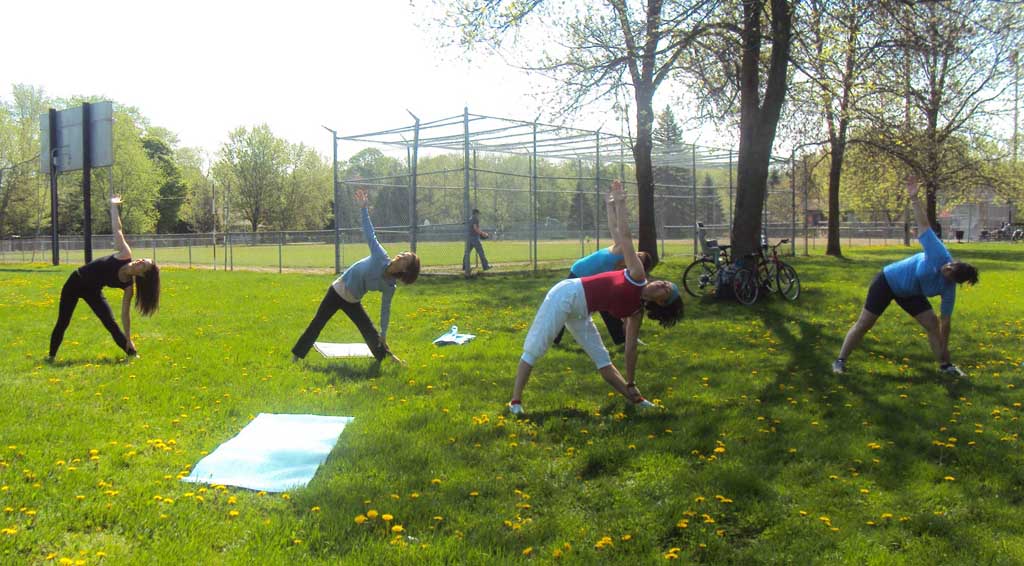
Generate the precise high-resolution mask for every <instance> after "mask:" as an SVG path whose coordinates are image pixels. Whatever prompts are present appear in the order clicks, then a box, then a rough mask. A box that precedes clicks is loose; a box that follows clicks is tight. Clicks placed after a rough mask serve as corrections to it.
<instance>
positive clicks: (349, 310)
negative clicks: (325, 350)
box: [292, 287, 390, 361]
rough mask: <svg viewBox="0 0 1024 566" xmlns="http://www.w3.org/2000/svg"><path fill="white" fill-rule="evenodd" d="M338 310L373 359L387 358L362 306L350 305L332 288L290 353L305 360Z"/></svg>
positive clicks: (385, 351) (357, 304) (386, 353)
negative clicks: (351, 326)
mask: <svg viewBox="0 0 1024 566" xmlns="http://www.w3.org/2000/svg"><path fill="white" fill-rule="evenodd" d="M339 310H341V311H343V312H344V313H345V314H346V315H348V318H349V319H350V320H351V321H352V322H354V323H355V325H356V328H358V329H359V333H360V334H362V335H363V340H364V341H365V342H366V345H367V346H369V347H370V351H371V352H373V357H375V358H377V360H378V361H380V360H383V359H384V358H385V357H387V355H388V354H389V353H390V352H388V349H387V348H385V347H383V346H381V344H380V334H379V333H378V332H377V328H376V327H375V326H374V325H373V322H371V321H370V317H369V316H368V315H367V314H366V309H364V308H363V304H362V303H350V302H348V301H346V300H345V299H342V298H341V295H339V294H338V292H337V291H335V290H334V287H328V288H327V294H326V295H324V300H322V301H320V307H319V308H318V309H316V315H314V316H313V320H311V321H310V322H309V326H307V327H306V331H305V332H303V333H302V336H299V341H298V342H296V343H295V346H293V347H292V353H293V354H295V355H296V356H297V357H299V358H305V357H306V354H308V353H309V349H310V348H312V347H313V343H314V342H316V339H317V337H318V336H320V331H322V330H323V329H324V326H326V325H327V321H329V320H331V317H332V316H334V313H336V312H338V311H339Z"/></svg>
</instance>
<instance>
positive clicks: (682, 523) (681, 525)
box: [676, 519, 690, 529]
mask: <svg viewBox="0 0 1024 566" xmlns="http://www.w3.org/2000/svg"><path fill="white" fill-rule="evenodd" d="M689 526H690V522H689V521H687V520H686V519H679V522H678V523H676V527H678V528H680V529H685V528H687V527H689Z"/></svg>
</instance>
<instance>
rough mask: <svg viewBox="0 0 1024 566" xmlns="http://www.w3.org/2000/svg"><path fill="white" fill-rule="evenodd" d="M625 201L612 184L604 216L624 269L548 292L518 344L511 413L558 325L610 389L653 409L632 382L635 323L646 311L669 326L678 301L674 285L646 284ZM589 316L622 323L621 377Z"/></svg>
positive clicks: (677, 314) (519, 409)
mask: <svg viewBox="0 0 1024 566" xmlns="http://www.w3.org/2000/svg"><path fill="white" fill-rule="evenodd" d="M625 199H626V195H625V193H624V192H623V190H622V185H621V184H620V183H619V182H618V181H614V182H613V183H612V188H611V192H610V193H609V196H608V200H607V206H608V207H609V210H608V215H609V217H610V218H615V219H616V223H617V225H618V229H617V230H613V231H612V236H613V237H614V238H615V244H616V245H618V246H619V248H620V249H621V251H622V255H623V259H624V260H625V262H626V269H623V270H615V271H609V272H607V273H600V274H598V275H592V276H590V277H583V278H581V279H566V280H563V281H560V282H559V283H557V284H556V285H555V286H554V287H552V288H551V290H550V291H548V294H547V296H546V297H545V298H544V302H543V303H542V304H541V306H540V308H539V309H538V310H537V315H536V316H535V317H534V319H533V324H532V325H530V330H529V332H528V333H527V334H526V341H525V342H524V343H523V355H522V357H521V358H520V360H519V368H518V370H517V371H516V381H515V385H514V386H513V387H512V400H511V401H509V404H508V407H509V411H511V412H512V414H515V415H522V414H523V404H522V398H523V397H522V396H523V389H524V388H525V387H526V382H527V380H529V378H530V373H531V372H532V371H533V366H534V365H536V363H537V360H539V359H540V358H541V357H542V356H544V354H545V353H546V352H547V350H548V348H549V347H550V346H551V343H552V342H553V341H554V339H555V336H557V335H558V333H559V331H560V330H561V329H562V327H563V326H564V327H565V328H568V329H569V332H571V333H572V335H573V337H574V338H575V339H576V341H577V342H578V343H579V344H580V345H581V346H582V347H583V349H584V351H586V352H587V355H589V356H590V359H592V360H593V361H594V365H595V366H597V371H598V372H599V373H600V374H601V377H603V378H604V380H605V381H606V382H608V384H609V385H611V386H612V387H613V388H614V389H615V390H616V391H618V392H619V393H621V394H622V395H623V396H624V397H625V398H627V399H629V400H630V401H632V402H633V403H635V404H637V405H638V406H642V407H653V406H654V405H653V404H652V403H651V402H650V401H647V400H646V399H644V397H643V396H642V395H641V394H640V391H639V390H638V389H637V387H636V382H635V380H634V376H635V372H636V356H637V349H636V346H637V338H638V337H639V335H640V324H641V322H642V321H643V317H644V311H645V310H646V312H647V316H649V317H651V318H653V319H654V320H657V321H658V322H659V323H660V324H661V325H662V326H672V325H674V324H675V323H676V322H678V321H679V319H680V318H682V316H683V301H682V299H681V298H680V296H679V289H678V288H677V287H676V285H675V284H674V283H671V282H669V281H648V280H647V273H646V272H645V270H644V266H643V263H641V261H640V258H639V257H638V256H637V253H636V250H635V249H634V248H633V238H632V235H630V233H629V222H628V220H627V215H626V204H625ZM594 311H602V312H608V313H611V314H612V315H613V316H616V317H618V318H621V319H625V321H626V346H625V348H626V377H625V378H623V377H622V374H621V373H619V370H618V369H617V368H616V367H615V365H614V364H612V362H611V358H610V357H609V356H608V350H607V349H606V348H605V347H604V344H603V343H602V342H601V335H600V334H599V333H598V331H597V327H596V326H594V321H593V320H591V318H590V313H592V312H594Z"/></svg>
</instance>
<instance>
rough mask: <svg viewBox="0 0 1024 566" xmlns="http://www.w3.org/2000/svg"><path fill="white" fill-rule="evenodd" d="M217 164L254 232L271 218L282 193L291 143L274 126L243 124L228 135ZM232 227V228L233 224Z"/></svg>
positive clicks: (217, 168) (221, 180) (224, 185)
mask: <svg viewBox="0 0 1024 566" xmlns="http://www.w3.org/2000/svg"><path fill="white" fill-rule="evenodd" d="M220 155H221V158H220V163H219V165H220V167H216V168H215V170H216V171H217V172H218V176H219V177H221V178H220V179H219V181H220V184H221V186H222V187H225V188H226V189H227V188H228V187H229V188H230V189H229V190H230V195H229V196H228V198H229V200H230V201H231V202H232V203H235V204H236V206H238V207H239V208H240V209H241V210H240V212H241V214H242V217H243V218H245V220H246V221H247V222H248V223H249V226H250V227H251V228H252V231H253V232H255V231H257V230H258V229H259V227H260V224H262V223H263V222H264V221H266V220H268V219H269V216H270V213H271V211H272V210H273V208H274V206H275V205H276V202H275V199H278V198H279V196H280V193H281V184H282V181H283V179H284V177H285V172H286V168H287V161H288V147H287V142H285V141H284V140H282V139H280V138H278V137H276V136H274V134H273V132H271V131H270V126H268V125H266V124H261V125H259V126H255V127H253V128H252V129H249V128H245V127H241V128H237V129H235V130H233V131H232V132H231V133H230V134H228V141H227V142H226V143H225V144H224V145H223V146H222V147H221V150H220ZM229 228H230V227H229Z"/></svg>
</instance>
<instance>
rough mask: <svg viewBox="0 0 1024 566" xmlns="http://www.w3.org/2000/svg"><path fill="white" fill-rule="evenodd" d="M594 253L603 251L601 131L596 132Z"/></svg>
mask: <svg viewBox="0 0 1024 566" xmlns="http://www.w3.org/2000/svg"><path fill="white" fill-rule="evenodd" d="M594 139H595V146H594V148H595V151H594V240H595V242H596V247H595V248H594V251H597V250H599V249H601V131H600V130H598V131H596V132H594Z"/></svg>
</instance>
